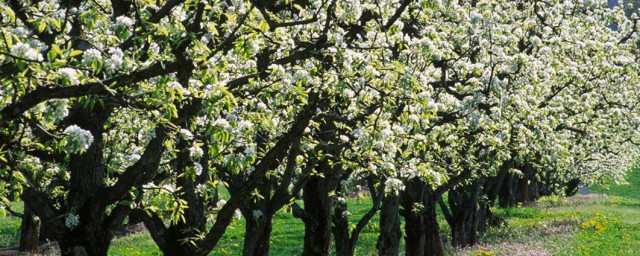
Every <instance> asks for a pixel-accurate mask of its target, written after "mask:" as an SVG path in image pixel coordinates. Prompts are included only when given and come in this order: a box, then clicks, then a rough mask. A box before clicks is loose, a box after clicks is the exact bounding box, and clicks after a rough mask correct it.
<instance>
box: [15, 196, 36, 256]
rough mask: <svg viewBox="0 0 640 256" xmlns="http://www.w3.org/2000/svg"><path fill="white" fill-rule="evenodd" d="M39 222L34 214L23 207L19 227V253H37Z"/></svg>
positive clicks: (26, 207)
mask: <svg viewBox="0 0 640 256" xmlns="http://www.w3.org/2000/svg"><path fill="white" fill-rule="evenodd" d="M39 228H40V220H38V219H37V217H36V216H35V214H34V213H33V212H32V211H31V209H29V207H28V206H26V205H25V206H24V212H23V213H22V224H21V226H20V251H21V252H30V253H37V252H38V243H39V239H38V238H39V236H38V235H39V234H38V233H39V232H38V229H39Z"/></svg>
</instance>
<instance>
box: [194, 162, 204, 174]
mask: <svg viewBox="0 0 640 256" xmlns="http://www.w3.org/2000/svg"><path fill="white" fill-rule="evenodd" d="M202 170H203V169H202V165H201V164H200V163H193V171H194V172H195V173H196V175H198V176H200V175H201V174H202Z"/></svg>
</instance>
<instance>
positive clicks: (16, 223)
mask: <svg viewBox="0 0 640 256" xmlns="http://www.w3.org/2000/svg"><path fill="white" fill-rule="evenodd" d="M9 207H11V209H12V210H14V211H18V212H22V204H20V203H11V204H10V205H9ZM20 222H21V219H19V218H16V217H13V216H10V215H8V213H5V215H2V213H0V248H6V247H11V246H17V245H18V243H19V242H20Z"/></svg>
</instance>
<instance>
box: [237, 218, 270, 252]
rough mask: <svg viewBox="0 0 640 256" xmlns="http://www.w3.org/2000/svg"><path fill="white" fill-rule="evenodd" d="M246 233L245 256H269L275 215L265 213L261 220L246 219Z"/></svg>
mask: <svg viewBox="0 0 640 256" xmlns="http://www.w3.org/2000/svg"><path fill="white" fill-rule="evenodd" d="M246 221H247V222H246V224H245V227H246V231H247V232H245V233H244V248H243V250H242V255H244V256H267V255H269V240H270V237H271V230H272V221H273V215H272V214H271V213H265V214H264V215H262V216H261V217H259V218H247V219H246Z"/></svg>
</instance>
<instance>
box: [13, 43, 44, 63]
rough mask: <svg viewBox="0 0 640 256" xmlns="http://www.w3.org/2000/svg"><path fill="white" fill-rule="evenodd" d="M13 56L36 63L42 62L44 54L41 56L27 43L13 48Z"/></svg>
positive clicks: (15, 45)
mask: <svg viewBox="0 0 640 256" xmlns="http://www.w3.org/2000/svg"><path fill="white" fill-rule="evenodd" d="M11 54H13V55H15V56H18V57H21V58H25V59H29V60H34V61H42V60H43V58H42V54H40V53H39V52H38V51H36V49H34V48H32V47H31V46H30V45H28V44H25V43H17V44H14V45H13V46H12V47H11Z"/></svg>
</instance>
